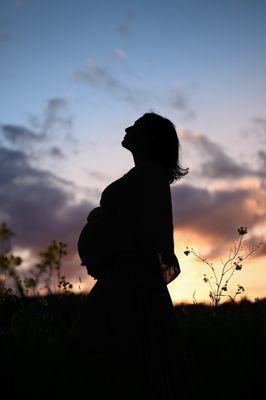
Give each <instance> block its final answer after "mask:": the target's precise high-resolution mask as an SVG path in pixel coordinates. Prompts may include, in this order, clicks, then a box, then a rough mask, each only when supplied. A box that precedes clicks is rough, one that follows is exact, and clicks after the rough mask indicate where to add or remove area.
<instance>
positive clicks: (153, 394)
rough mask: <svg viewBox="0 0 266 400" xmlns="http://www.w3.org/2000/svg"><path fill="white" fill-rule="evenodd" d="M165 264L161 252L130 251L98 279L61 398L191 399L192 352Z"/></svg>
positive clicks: (70, 349)
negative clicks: (180, 329) (186, 344)
mask: <svg viewBox="0 0 266 400" xmlns="http://www.w3.org/2000/svg"><path fill="white" fill-rule="evenodd" d="M160 268H161V267H160V264H159V260H158V258H157V257H156V256H155V255H146V256H145V255H143V256H141V257H140V256H138V257H137V256H136V255H133V254H126V255H125V254H124V255H121V256H120V257H119V258H117V259H116V260H115V263H113V266H112V268H110V270H108V272H107V273H106V275H105V277H104V278H103V279H101V280H98V281H97V282H96V284H95V285H94V287H93V288H92V290H91V292H90V293H89V295H88V296H87V298H86V300H85V302H84V303H83V306H82V308H81V310H80V313H79V315H78V318H77V320H76V321H75V324H74V326H73V328H72V330H71V332H70V334H69V337H68V339H67V346H66V353H65V355H66V357H65V362H64V374H63V375H64V377H63V379H64V386H65V387H66V393H65V394H64V397H63V396H62V398H66V397H67V398H73V396H77V395H82V397H84V398H87V399H91V400H103V399H107V398H111V399H112V398H116V399H120V400H122V399H123V400H133V399H134V400H137V399H145V400H179V399H190V398H192V397H191V394H190V385H191V383H190V381H189V364H188V362H187V359H186V351H185V349H184V344H183V342H182V338H181V336H180V333H179V332H178V326H177V319H176V315H175V311H174V306H173V303H172V300H171V297H170V295H169V292H168V289H167V286H166V285H165V283H164V281H163V276H162V273H161V269H160ZM68 395H69V397H68Z"/></svg>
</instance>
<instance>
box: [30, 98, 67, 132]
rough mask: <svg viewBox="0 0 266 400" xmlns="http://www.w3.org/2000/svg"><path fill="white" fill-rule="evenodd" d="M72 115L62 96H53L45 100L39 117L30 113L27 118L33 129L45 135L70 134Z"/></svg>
mask: <svg viewBox="0 0 266 400" xmlns="http://www.w3.org/2000/svg"><path fill="white" fill-rule="evenodd" d="M73 119H74V117H73V115H71V114H70V112H69V109H68V102H67V100H66V99H65V98H63V97H54V98H51V99H49V100H48V101H47V104H46V106H45V108H44V111H43V113H42V115H41V117H38V116H36V115H32V114H30V117H29V120H30V123H31V124H32V126H33V127H34V128H35V129H38V130H39V131H40V132H41V133H43V134H47V135H50V136H51V135H53V134H55V133H56V134H59V133H60V132H63V133H65V134H70V133H71V131H72V128H73Z"/></svg>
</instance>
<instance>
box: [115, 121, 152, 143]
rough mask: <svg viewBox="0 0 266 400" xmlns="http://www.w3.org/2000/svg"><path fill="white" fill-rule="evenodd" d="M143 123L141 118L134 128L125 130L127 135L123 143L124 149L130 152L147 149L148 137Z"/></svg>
mask: <svg viewBox="0 0 266 400" xmlns="http://www.w3.org/2000/svg"><path fill="white" fill-rule="evenodd" d="M143 122H144V121H143V120H142V118H139V119H137V120H136V121H135V123H134V124H133V125H132V126H129V127H128V128H126V129H125V131H126V134H125V136H124V139H123V140H122V143H121V144H122V146H123V147H125V148H126V149H128V150H130V151H131V150H136V149H144V148H147V146H148V137H147V134H146V132H145V129H144V124H143ZM148 147H149V146H148Z"/></svg>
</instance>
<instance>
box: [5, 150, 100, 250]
mask: <svg viewBox="0 0 266 400" xmlns="http://www.w3.org/2000/svg"><path fill="white" fill-rule="evenodd" d="M0 164H1V166H2V168H1V170H0V220H1V221H5V222H6V223H7V224H8V226H9V227H10V228H11V229H12V230H14V231H15V233H16V236H15V238H14V240H13V242H14V244H15V245H17V246H19V247H21V248H25V249H28V250H30V251H31V253H32V254H34V255H36V254H37V253H38V252H39V251H40V250H43V249H44V248H45V247H46V246H48V244H50V242H51V240H52V239H55V240H61V241H63V242H65V243H67V245H68V249H69V253H70V257H73V256H74V255H75V254H76V243H77V238H78V235H79V233H80V230H81V228H82V226H83V225H84V224H85V222H86V217H87V214H88V213H89V211H90V210H91V209H92V208H93V207H94V205H93V204H92V203H91V202H90V201H88V200H86V201H84V200H83V201H76V199H75V196H74V193H75V192H76V187H75V185H74V184H72V183H71V182H64V180H62V179H60V178H58V177H57V176H56V175H54V174H52V173H50V172H48V171H45V170H41V169H38V168H35V167H32V166H31V165H30V163H29V160H28V158H27V156H26V155H25V154H24V153H23V152H22V151H19V150H11V149H8V148H5V147H0Z"/></svg>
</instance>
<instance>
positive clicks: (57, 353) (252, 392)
mask: <svg viewBox="0 0 266 400" xmlns="http://www.w3.org/2000/svg"><path fill="white" fill-rule="evenodd" d="M83 299H84V295H81V294H79V295H75V294H67V295H66V294H65V295H50V296H45V297H32V298H30V297H24V298H21V297H17V296H14V295H12V296H6V298H5V299H2V300H1V303H0V355H1V358H0V365H1V370H0V374H1V375H0V376H1V392H0V394H1V393H3V392H4V393H5V395H4V396H3V397H2V398H3V399H12V400H13V399H20V398H22V396H23V397H24V396H25V398H36V399H39V398H41V394H42V395H43V396H44V397H46V398H53V395H52V394H53V384H52V382H53V383H55V384H56V385H58V388H59V393H60V390H61V389H60V385H61V381H60V379H61V378H60V373H59V371H60V362H61V360H62V358H61V357H62V352H63V349H64V344H65V339H66V337H67V334H68V332H69V330H70V328H71V326H72V324H73V322H74V321H75V318H76V316H77V314H78V311H79V307H80V305H81V303H82V301H83ZM175 312H176V317H177V324H178V327H179V329H180V332H181V333H182V336H183V338H184V342H185V345H186V350H187V355H188V358H189V363H190V365H191V376H192V378H193V379H192V381H193V382H194V383H195V384H194V385H193V386H194V387H193V392H194V393H195V396H193V398H199V397H202V398H204V399H224V398H228V399H233V398H238V397H242V398H243V399H263V398H265V394H266V365H265V364H266V299H262V300H258V301H256V302H254V303H252V302H250V301H247V300H242V301H241V302H239V303H236V304H231V303H224V304H222V305H220V306H219V307H216V308H215V307H210V306H206V305H203V304H190V305H189V304H188V305H179V306H175ZM68 384H69V385H73V384H74V382H69V383H68ZM64 390H65V389H64ZM64 390H63V388H62V393H63V392H64ZM260 391H262V394H261V395H259V392H260ZM59 397H61V396H60V395H59ZM57 398H58V397H57ZM62 398H65V396H63V395H62ZM86 398H88V399H89V390H88V397H86ZM147 400H148V399H147ZM149 400H152V399H149ZM162 400H164V399H162Z"/></svg>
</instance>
